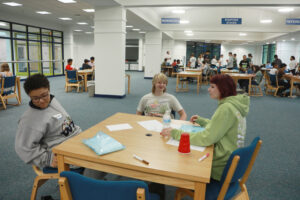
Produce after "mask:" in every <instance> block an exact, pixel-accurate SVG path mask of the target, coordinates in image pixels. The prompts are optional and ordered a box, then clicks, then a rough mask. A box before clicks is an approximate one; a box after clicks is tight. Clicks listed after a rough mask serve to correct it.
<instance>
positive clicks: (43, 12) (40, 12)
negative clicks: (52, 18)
mask: <svg viewBox="0 0 300 200" xmlns="http://www.w3.org/2000/svg"><path fill="white" fill-rule="evenodd" d="M36 13H38V14H41V15H49V14H51V12H47V11H36Z"/></svg>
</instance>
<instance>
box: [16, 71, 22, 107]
mask: <svg viewBox="0 0 300 200" xmlns="http://www.w3.org/2000/svg"><path fill="white" fill-rule="evenodd" d="M16 80H17V90H18V97H19V100H20V103H22V97H21V84H20V80H21V78H20V76H17V77H16Z"/></svg>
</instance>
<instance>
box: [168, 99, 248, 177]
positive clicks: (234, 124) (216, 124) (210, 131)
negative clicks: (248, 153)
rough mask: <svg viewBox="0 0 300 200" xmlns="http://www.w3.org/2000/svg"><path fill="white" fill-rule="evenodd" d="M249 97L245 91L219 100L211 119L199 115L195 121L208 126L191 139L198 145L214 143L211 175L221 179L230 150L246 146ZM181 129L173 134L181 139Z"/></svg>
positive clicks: (192, 135) (191, 141) (175, 137)
mask: <svg viewBox="0 0 300 200" xmlns="http://www.w3.org/2000/svg"><path fill="white" fill-rule="evenodd" d="M249 104H250V98H249V97H248V96H246V95H236V96H229V97H226V98H224V99H222V100H220V101H219V105H218V108H217V110H216V112H215V113H214V115H213V116H212V119H211V120H210V119H206V118H202V117H198V119H197V120H196V123H197V124H199V125H200V126H202V127H205V129H204V130H203V131H201V132H197V133H193V134H190V143H191V144H192V145H197V146H210V145H212V144H214V156H213V163H212V172H211V177H212V178H213V179H215V180H220V179H221V176H222V173H223V170H224V167H225V165H226V163H227V160H228V158H229V156H230V155H231V153H232V152H233V151H234V150H236V149H237V148H239V147H243V146H244V140H245V135H246V115H247V114H248V111H249ZM181 132H182V131H181V130H176V129H173V130H172V132H171V134H172V137H173V138H174V139H176V140H179V139H180V136H181Z"/></svg>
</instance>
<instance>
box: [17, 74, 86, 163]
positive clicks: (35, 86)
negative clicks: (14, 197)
mask: <svg viewBox="0 0 300 200" xmlns="http://www.w3.org/2000/svg"><path fill="white" fill-rule="evenodd" d="M24 90H25V92H26V94H27V95H28V96H29V98H30V102H29V108H28V109H27V110H26V111H25V113H24V114H23V115H22V116H21V118H20V119H19V122H18V129H17V134H16V138H15V150H16V152H17V154H18V156H19V157H20V158H21V159H22V160H23V161H24V162H25V163H26V164H31V165H36V166H38V167H41V168H43V167H49V166H51V167H57V158H56V156H55V155H54V154H53V153H52V148H53V147H55V146H56V145H58V144H60V143H62V142H63V141H65V140H67V139H69V138H71V137H73V136H75V135H77V134H79V133H80V132H81V129H80V127H79V126H77V125H76V124H75V123H74V121H73V120H72V118H71V116H70V115H69V114H68V113H67V112H66V111H65V109H64V108H63V107H62V105H61V104H60V103H59V102H58V100H57V99H56V98H55V97H54V95H52V94H51V93H50V84H49V81H48V79H47V77H45V76H44V75H42V74H35V75H32V76H30V77H28V78H27V79H26V81H25V83H24Z"/></svg>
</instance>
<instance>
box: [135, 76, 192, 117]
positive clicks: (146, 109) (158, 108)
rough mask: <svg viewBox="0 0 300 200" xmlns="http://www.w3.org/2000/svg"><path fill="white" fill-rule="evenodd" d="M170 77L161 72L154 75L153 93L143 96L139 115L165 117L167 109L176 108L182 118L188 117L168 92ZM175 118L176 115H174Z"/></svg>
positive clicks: (138, 108)
mask: <svg viewBox="0 0 300 200" xmlns="http://www.w3.org/2000/svg"><path fill="white" fill-rule="evenodd" d="M167 85H168V78H167V77H166V75H164V74H162V73H159V74H156V75H155V76H154V77H153V80H152V93H149V94H146V95H145V96H143V97H142V98H141V100H140V102H139V105H138V107H137V112H136V114H137V115H142V114H144V115H147V116H154V117H163V115H164V114H165V112H166V111H171V110H174V111H176V112H178V113H179V115H180V119H181V120H185V119H186V113H185V111H184V109H183V107H182V106H181V104H180V103H179V101H178V100H177V99H176V97H174V96H173V95H171V94H169V93H167V92H166V91H167ZM173 118H174V116H173Z"/></svg>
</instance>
